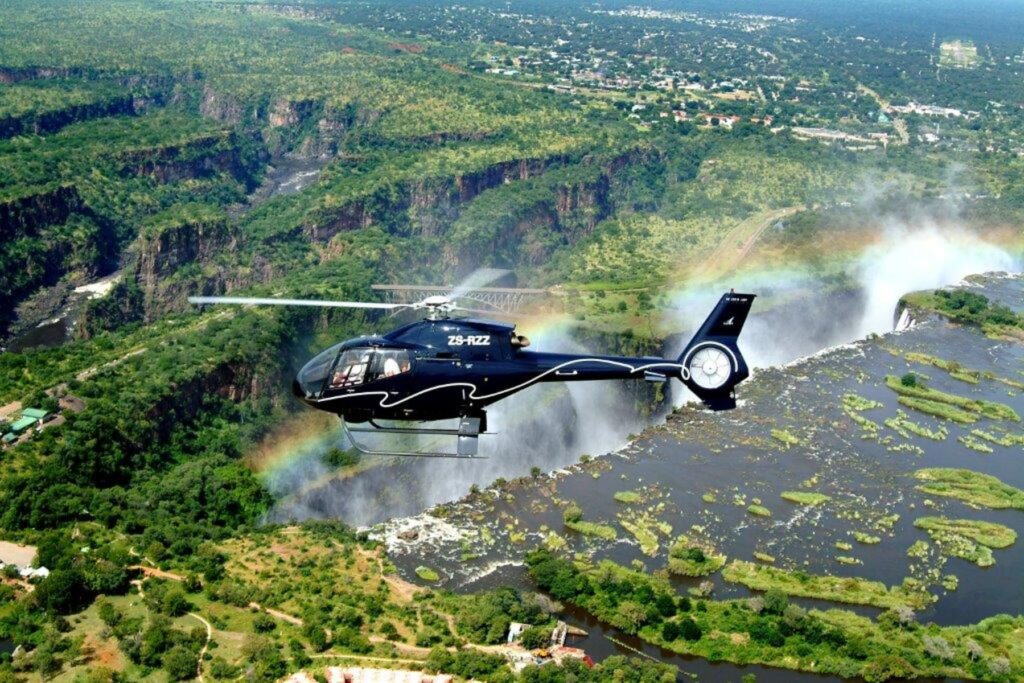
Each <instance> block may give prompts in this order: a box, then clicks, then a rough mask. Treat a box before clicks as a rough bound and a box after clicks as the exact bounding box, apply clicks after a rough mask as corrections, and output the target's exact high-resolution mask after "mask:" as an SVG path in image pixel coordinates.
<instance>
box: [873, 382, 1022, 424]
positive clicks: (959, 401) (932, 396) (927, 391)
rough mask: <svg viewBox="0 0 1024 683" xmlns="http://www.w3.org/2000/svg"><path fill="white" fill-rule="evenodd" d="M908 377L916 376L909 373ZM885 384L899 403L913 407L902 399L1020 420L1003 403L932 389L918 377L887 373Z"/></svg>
mask: <svg viewBox="0 0 1024 683" xmlns="http://www.w3.org/2000/svg"><path fill="white" fill-rule="evenodd" d="M910 377H916V376H915V375H910ZM885 385H886V386H887V387H889V388H890V389H892V390H893V391H895V392H896V393H897V394H899V396H900V403H903V404H904V405H909V406H910V407H911V408H913V407H914V405H911V404H910V403H907V401H905V400H904V399H917V400H918V401H922V400H923V401H927V402H929V403H942V404H946V405H948V406H952V407H954V408H957V409H959V410H960V411H961V412H963V411H966V412H968V413H976V414H978V415H984V416H985V417H989V418H992V419H995V420H1011V421H1013V422H1020V415H1018V414H1017V412H1016V411H1015V410H1014V409H1013V408H1011V407H1010V406H1008V405H1006V404H1005V403H997V402H995V401H984V400H980V399H978V400H976V399H972V398H966V397H964V396H957V395H956V394H949V393H946V392H944V391H939V390H938V389H932V388H930V387H927V386H924V385H923V384H922V383H921V381H920V380H919V379H915V380H910V379H907V378H903V379H901V378H899V377H896V376H895V375H887V376H886V378H885ZM933 410H934V408H933ZM924 412H928V411H924ZM932 414H934V413H932ZM951 414H956V413H951ZM939 417H942V415H939ZM950 419H953V418H950ZM957 421H958V422H959V421H963V419H962V418H961V419H960V420H957Z"/></svg>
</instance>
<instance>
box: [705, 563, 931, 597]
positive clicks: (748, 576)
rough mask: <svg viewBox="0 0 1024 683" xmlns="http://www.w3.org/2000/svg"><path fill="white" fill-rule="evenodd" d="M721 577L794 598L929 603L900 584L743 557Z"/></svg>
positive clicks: (921, 594) (920, 593) (725, 570)
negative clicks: (779, 564) (773, 590)
mask: <svg viewBox="0 0 1024 683" xmlns="http://www.w3.org/2000/svg"><path fill="white" fill-rule="evenodd" d="M722 577H723V578H724V579H725V580H726V581H729V582H732V583H739V584H742V585H744V586H746V587H747V588H751V589H753V590H758V591H769V590H772V589H773V588H774V589H776V590H780V591H782V592H783V593H785V594H787V595H792V596H796V597H801V598H817V599H819V600H832V601H833V602H846V603H850V604H854V605H872V606H874V607H881V608H895V607H904V606H909V607H914V608H920V607H923V606H925V605H927V604H928V602H929V597H928V596H927V594H925V593H922V592H920V591H912V590H907V589H905V588H903V587H902V586H897V587H893V588H890V587H888V586H886V585H885V584H884V583H882V582H881V581H870V580H868V579H861V578H856V577H843V576H828V575H821V574H808V573H807V572H803V571H789V570H787V569H780V568H778V567H772V566H770V565H763V564H754V563H753V562H744V561H743V560H733V561H732V562H730V563H729V565H728V566H727V567H726V568H725V569H724V570H723V571H722Z"/></svg>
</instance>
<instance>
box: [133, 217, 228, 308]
mask: <svg viewBox="0 0 1024 683" xmlns="http://www.w3.org/2000/svg"><path fill="white" fill-rule="evenodd" d="M235 246H236V245H235V237H234V233H233V230H232V229H231V228H230V227H229V225H228V222H227V217H226V216H225V215H224V214H221V213H215V212H210V213H207V214H205V215H195V214H193V215H187V216H184V217H182V218H180V219H178V220H171V221H165V222H161V223H160V224H159V225H157V226H152V227H149V228H147V229H145V230H143V232H142V233H141V234H140V235H139V237H138V239H137V240H136V244H135V246H134V249H135V251H136V252H137V254H138V258H137V260H136V262H135V269H134V277H135V280H136V282H137V283H138V285H139V287H140V288H141V289H142V291H143V295H144V299H143V302H144V309H143V310H144V317H145V320H146V321H147V322H148V321H151V320H153V319H155V318H157V317H159V316H160V315H161V314H163V313H166V312H168V311H170V310H178V309H181V308H184V307H185V306H186V303H185V299H186V297H187V296H188V295H189V294H193V293H195V291H194V287H193V284H194V283H193V280H192V278H191V277H180V273H179V271H180V270H181V269H182V268H183V267H184V266H195V267H198V268H199V270H200V272H202V271H203V270H204V269H206V268H210V270H211V272H210V273H209V274H208V275H204V279H205V280H206V281H207V282H208V283H209V284H211V285H213V286H214V287H215V288H216V283H218V281H219V277H220V276H219V275H218V274H217V273H218V272H219V270H218V269H217V268H215V267H214V262H215V261H216V260H217V258H218V256H220V255H223V254H225V253H228V252H231V251H233V250H234V249H235ZM176 276H177V277H176Z"/></svg>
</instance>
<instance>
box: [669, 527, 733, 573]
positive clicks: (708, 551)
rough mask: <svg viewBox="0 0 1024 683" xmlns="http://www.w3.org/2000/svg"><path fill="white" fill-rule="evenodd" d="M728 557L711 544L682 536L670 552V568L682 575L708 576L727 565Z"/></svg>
mask: <svg viewBox="0 0 1024 683" xmlns="http://www.w3.org/2000/svg"><path fill="white" fill-rule="evenodd" d="M725 561H726V557H725V555H720V554H718V553H716V552H715V549H714V548H712V547H711V546H710V545H707V544H703V543H698V542H696V541H694V540H693V539H690V538H688V537H686V536H680V537H679V538H677V539H676V540H675V542H673V543H672V547H671V548H670V549H669V552H668V570H669V571H670V572H672V573H673V574H679V575H681V576H707V575H708V574H713V573H715V572H717V571H718V570H719V569H721V568H722V567H724V566H725Z"/></svg>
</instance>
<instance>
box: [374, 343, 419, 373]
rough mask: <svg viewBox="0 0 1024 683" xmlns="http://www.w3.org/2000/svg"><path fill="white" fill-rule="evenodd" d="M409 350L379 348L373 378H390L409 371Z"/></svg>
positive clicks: (375, 358) (375, 357)
mask: <svg viewBox="0 0 1024 683" xmlns="http://www.w3.org/2000/svg"><path fill="white" fill-rule="evenodd" d="M409 368H410V364H409V352H408V351H406V350H404V349H377V353H376V355H375V356H374V363H373V367H372V368H371V379H378V378H381V377H384V378H388V377H394V376H395V375H400V374H402V373H403V372H409Z"/></svg>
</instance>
